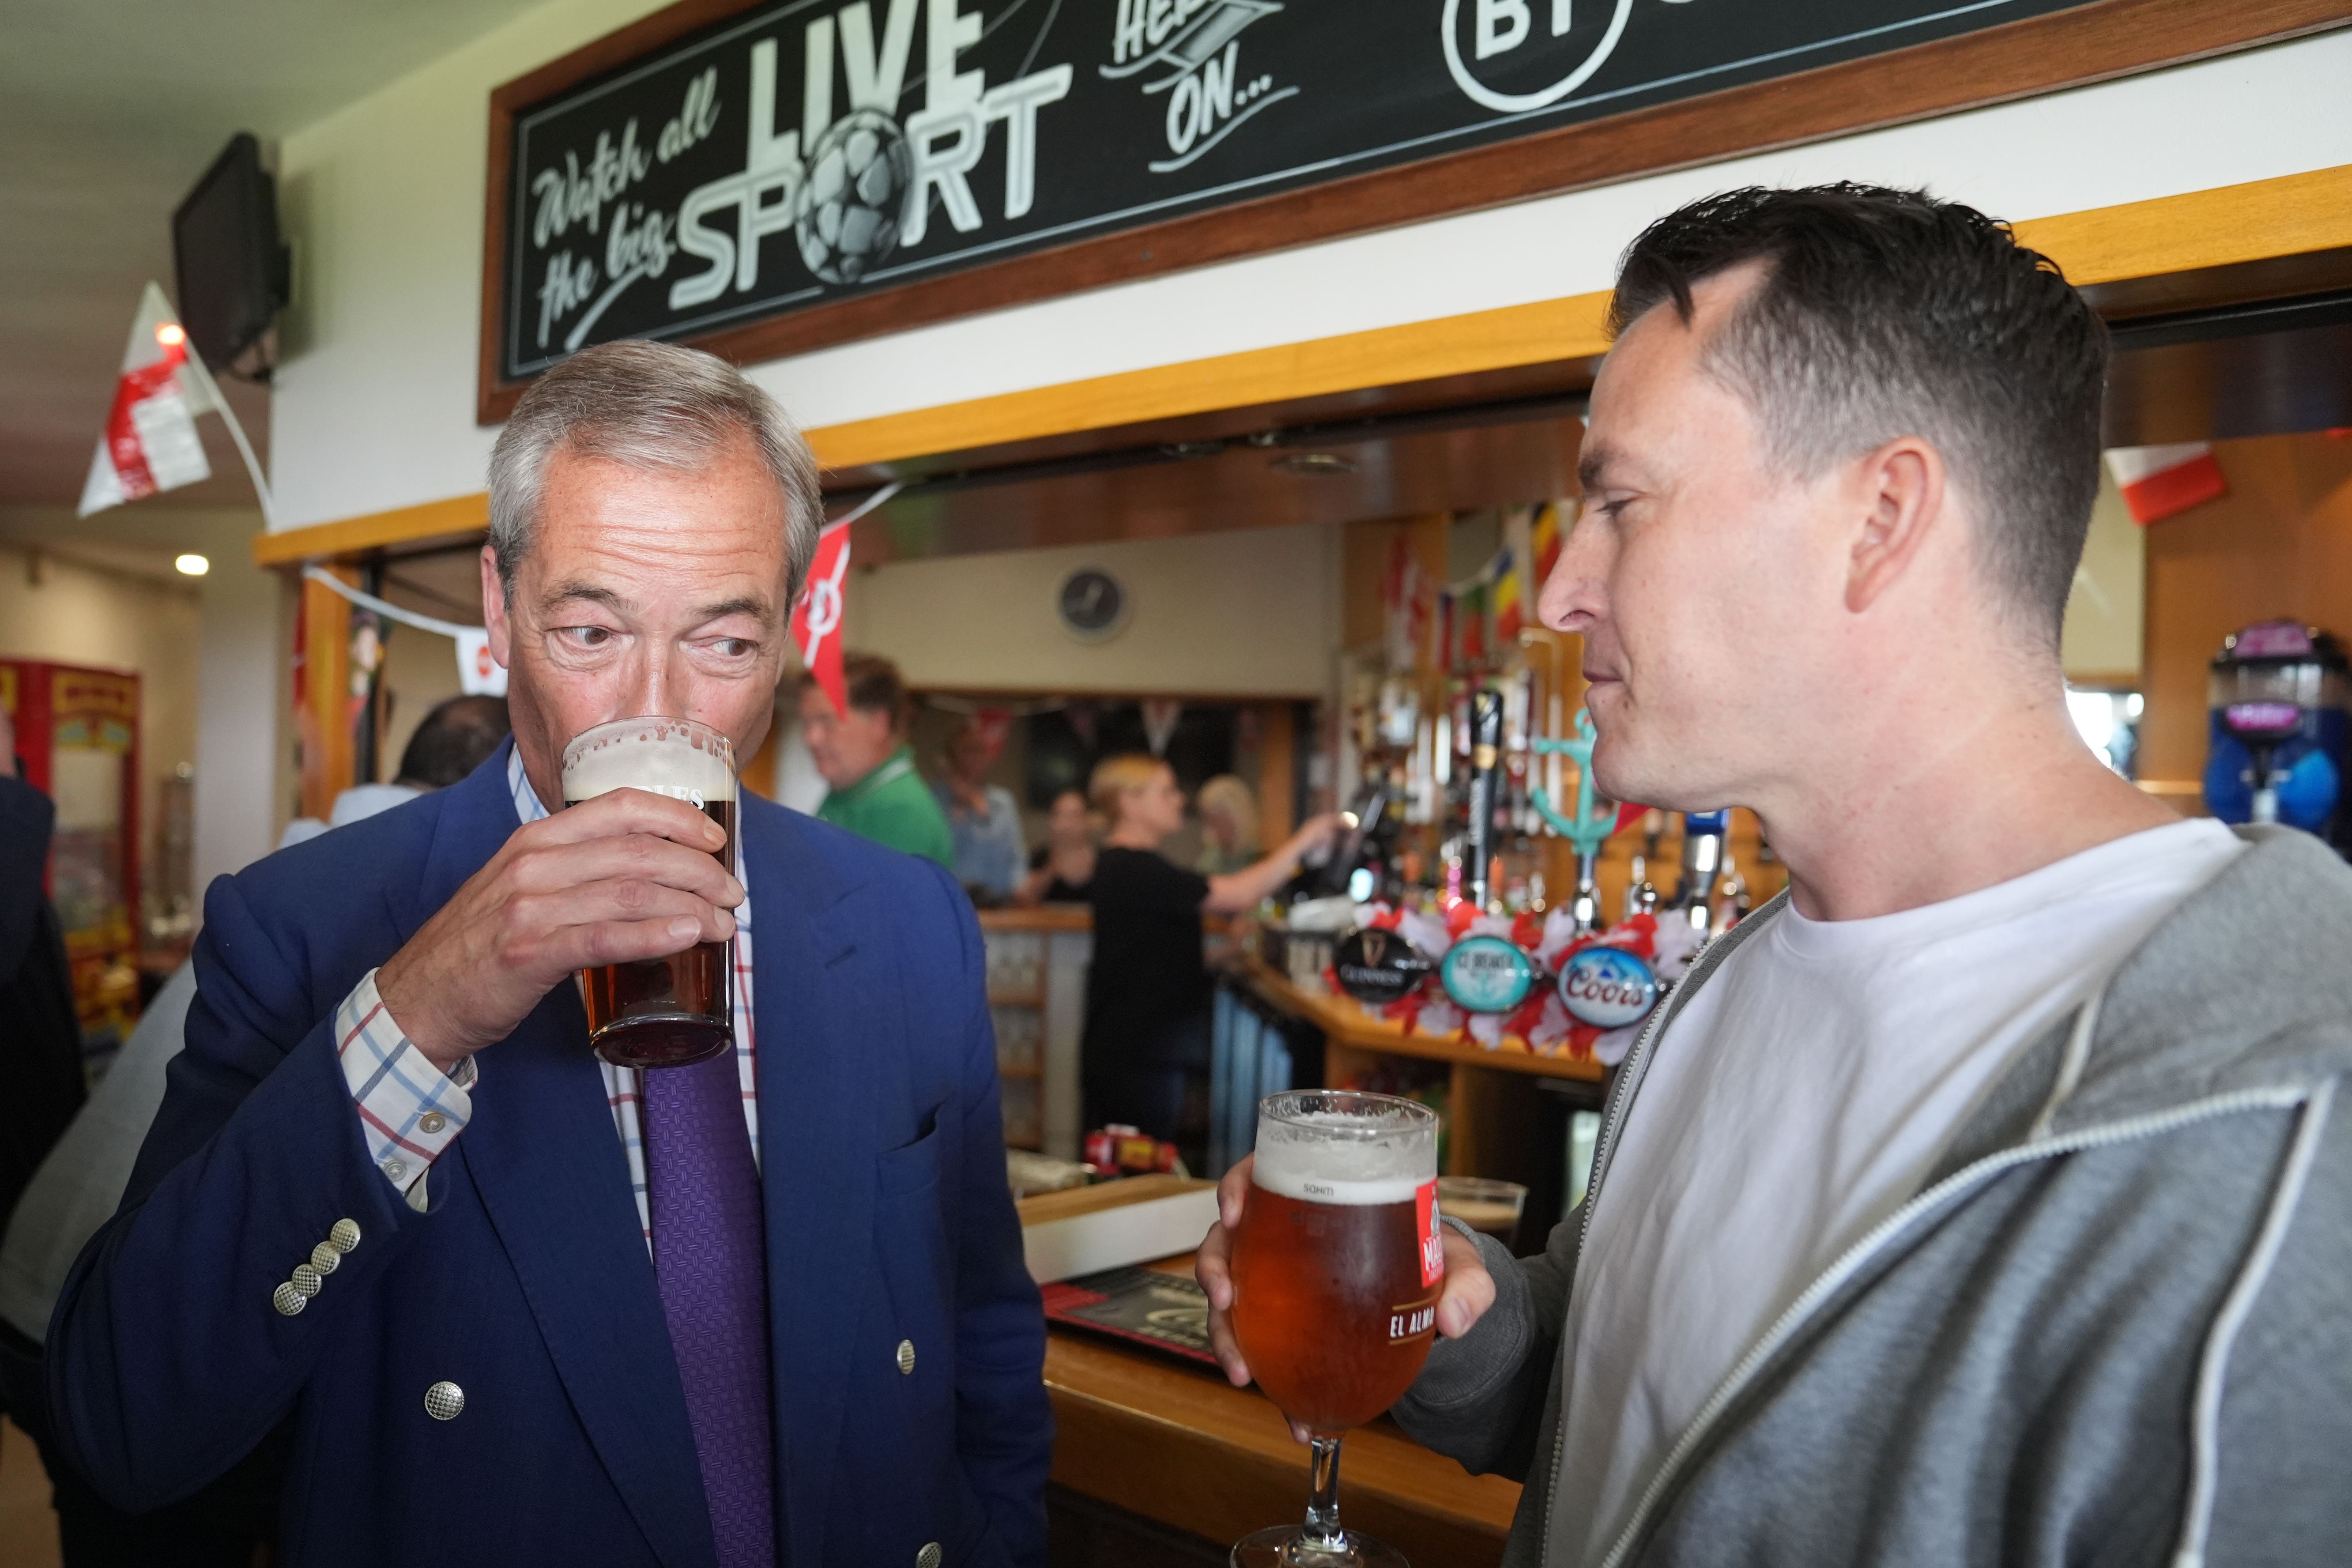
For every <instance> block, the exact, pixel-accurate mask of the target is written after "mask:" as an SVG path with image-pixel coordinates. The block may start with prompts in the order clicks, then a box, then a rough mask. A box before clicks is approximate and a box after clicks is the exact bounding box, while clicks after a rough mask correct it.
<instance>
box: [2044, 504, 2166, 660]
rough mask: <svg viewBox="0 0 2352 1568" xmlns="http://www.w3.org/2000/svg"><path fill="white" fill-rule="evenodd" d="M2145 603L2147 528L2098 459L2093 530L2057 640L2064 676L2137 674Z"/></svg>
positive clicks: (2077, 572) (2084, 543)
mask: <svg viewBox="0 0 2352 1568" xmlns="http://www.w3.org/2000/svg"><path fill="white" fill-rule="evenodd" d="M2146 612H2147V530H2145V529H2143V528H2141V527H2140V525H2139V524H2137V523H2136V522H2134V521H2132V518H2131V512H2130V511H2129V510H2127V509H2126V507H2125V505H2124V498H2123V494H2122V492H2121V491H2119V490H2117V489H2116V481H2115V476H2114V475H2112V474H2110V473H2108V472H2107V471H2106V467H2105V464H2102V465H2100V468H2099V499H2098V500H2097V501H2096V502H2095V504H2094V505H2093V506H2092V508H2091V531H2090V533H2089V535H2088V536H2087V537H2086V538H2085V539H2084V541H2083V561H2082V564H2080V565H2079V566H2077V567H2075V568H2074V594H2073V595H2071V596H2069V597H2068V599H2067V601H2066V627H2065V633H2064V636H2063V637H2062V638H2061V640H2060V643H2059V651H2060V657H2061V658H2062V659H2063V661H2064V663H2065V666H2066V674H2067V675H2068V677H2069V678H2071V679H2099V680H2105V679H2116V678H2118V677H2124V676H2129V677H2133V678H2135V679H2136V678H2137V676H2138V675H2139V672H2140V667H2141V664H2142V663H2143V656H2142V647H2141V645H2142V641H2143V639H2144V637H2145V632H2144V629H2143V628H2144V626H2145V624H2146V621H2147V613H2146Z"/></svg>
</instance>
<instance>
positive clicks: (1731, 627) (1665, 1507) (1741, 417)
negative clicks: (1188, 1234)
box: [1201, 186, 2352, 1568]
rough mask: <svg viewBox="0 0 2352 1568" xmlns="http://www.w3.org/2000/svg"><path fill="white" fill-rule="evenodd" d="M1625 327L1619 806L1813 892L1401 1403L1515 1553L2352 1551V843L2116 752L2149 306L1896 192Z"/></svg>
mask: <svg viewBox="0 0 2352 1568" xmlns="http://www.w3.org/2000/svg"><path fill="white" fill-rule="evenodd" d="M1613 324H1614V326H1615V329H1616V339H1615V346H1614V347H1613V348H1612V352H1611V353H1610V355H1609V358H1608V361H1607V362H1606V363H1605V365H1604V366H1603V368H1602V371H1601V375H1600V378H1599V381H1598V382H1597V384H1596V385H1595V387H1594V389H1593V396H1592V412H1591V427H1590V433H1589V435H1588V437H1587V440H1586V443H1585V447H1584V451H1583V454H1582V458H1581V466H1582V470H1583V478H1584V491H1585V507H1584V511H1583V515H1582V516H1581V518H1580V520H1579V521H1578V523H1577V525H1576V527H1575V528H1574V530H1573V531H1571V533H1570V538H1569V540H1568V542H1567V544H1566V546H1565V548H1564V549H1563V552H1562V555H1561V560H1560V562H1559V566H1558V567H1557V569H1556V570H1555V571H1554V572H1553V574H1552V575H1551V577H1550V579H1549V582H1547V583H1546V584H1545V586H1544V590H1543V595H1542V598H1541V604H1540V608H1541V614H1542V616H1543V619H1544V621H1545V623H1546V624H1547V625H1549V626H1553V627H1554V628H1556V629H1558V630H1561V631H1568V632H1576V633H1580V634H1581V636H1582V638H1583V646H1584V654H1583V661H1584V673H1585V676H1586V678H1587V679H1588V680H1589V681H1590V682H1591V691H1590V693H1589V695H1588V698H1587V701H1588V702H1589V704H1590V706H1591V711H1592V714H1593V719H1594V721H1595V724H1596V725H1597V727H1598V729H1599V732H1600V742H1599V746H1598V749H1597V751H1596V752H1595V754H1594V757H1593V769H1594V773H1595V775H1596V778H1597V780H1598V782H1599V783H1600V784H1601V786H1602V788H1603V789H1605V790H1606V791H1607V793H1608V794H1610V795H1613V796H1616V797H1618V798H1620V799H1625V800H1642V801H1649V802H1654V803H1656V804H1659V805H1667V806H1672V807H1677V808H1681V809H1685V810H1698V809H1706V808H1711V807H1714V806H1717V805H1722V804H1724V803H1727V802H1738V803H1739V804H1742V805H1750V806H1752V807H1754V808H1755V809H1756V811H1757V812H1758V813H1759V816H1761V817H1762V818H1763V820H1764V823H1765V825H1766V827H1767V829H1768V831H1769V834H1770V837H1771V839H1772V843H1773V845H1774V847H1775V848H1776V849H1778V850H1779V851H1780V853H1781V854H1782V855H1783V857H1784V858H1786V860H1787V863H1788V866H1789V869H1790V891H1789V893H1788V894H1787V895H1786V896H1784V897H1783V898H1781V899H1779V900H1774V901H1773V902H1772V903H1771V904H1769V905H1768V906H1766V908H1765V909H1763V910H1759V911H1758V913H1757V914H1756V915H1755V916H1754V917H1752V918H1751V919H1749V920H1748V921H1745V922H1743V923H1742V924H1741V925H1740V926H1738V928H1736V929H1735V930H1734V931H1731V932H1730V933H1729V934H1728V935H1727V936H1725V937H1724V938H1722V939H1721V940H1719V941H1717V942H1715V943H1714V944H1713V945H1711V946H1710V947H1709V948H1708V949H1706V951H1705V952H1703V953H1702V954H1701V955H1700V957H1699V960H1698V962H1697V963H1696V964H1695V965H1694V966H1693V968H1692V970H1691V973H1690V974H1689V975H1688V977H1687V978H1686V979H1685V982H1684V983H1683V984H1682V985H1681V986H1679V987H1678V988H1677V989H1676V990H1675V993H1674V994H1673V995H1672V996H1671V997H1670V998H1669V1000H1668V1001H1667V1002H1666V1003H1665V1004H1664V1005H1661V1006H1660V1008H1659V1009H1658V1011H1657V1013H1656V1014H1655V1015H1654V1016H1652V1018H1651V1020H1650V1022H1649V1024H1648V1026H1646V1027H1645V1029H1644V1030H1643V1035H1642V1037H1641V1038H1640V1040H1639V1042H1638V1043H1637V1044H1636V1045H1635V1046H1634V1047H1633V1050H1632V1051H1631V1053H1630V1054H1629V1055H1628V1056H1627V1058H1626V1059H1625V1061H1624V1064H1623V1065H1622V1068H1620V1069H1619V1072H1618V1074H1617V1079H1616V1082H1615V1084H1614V1086H1613V1089H1612V1093H1611V1097H1610V1101H1609V1105H1608V1108H1607V1110H1606V1112H1605V1114H1604V1116H1603V1119H1602V1124H1601V1136H1600V1142H1599V1144H1598V1147H1597V1151H1596V1153H1595V1156H1594V1163H1593V1174H1592V1179H1591V1188H1590V1195H1589V1196H1588V1197H1587V1198H1586V1200H1585V1203H1584V1205H1582V1207H1581V1208H1580V1210H1579V1211H1578V1212H1577V1213H1576V1214H1574V1215H1570V1217H1569V1219H1568V1220H1567V1221H1566V1222H1565V1223H1563V1224H1562V1225H1561V1226H1559V1227H1558V1228H1557V1229H1556V1230H1555V1231H1554V1232H1553V1234H1552V1236H1551V1238H1550V1240H1549V1245H1548V1246H1547V1247H1546V1249H1545V1250H1544V1252H1543V1253H1542V1254H1540V1255H1539V1256H1537V1257H1534V1258H1522V1259H1516V1260H1515V1259H1513V1258H1510V1257H1509V1256H1508V1255H1507V1253H1506V1252H1505V1251H1504V1249H1503V1248H1501V1247H1497V1246H1496V1244H1495V1243H1494V1242H1492V1241H1491V1240H1482V1239H1480V1240H1474V1238H1472V1237H1470V1236H1469V1234H1468V1233H1467V1232H1466V1231H1464V1232H1460V1233H1458V1234H1449V1235H1448V1237H1446V1265H1447V1270H1448V1276H1447V1279H1446V1281H1445V1285H1444V1294H1443V1296H1442V1298H1441V1300H1440V1301H1439V1305H1438V1315H1437V1328H1438V1331H1439V1333H1440V1334H1441V1335H1442V1336H1443V1338H1442V1339H1441V1342H1439V1343H1438V1344H1437V1345H1435V1346H1434V1348H1433V1350H1432V1352H1431V1354H1430V1358H1429V1361H1428V1363H1427V1366H1426V1368H1425V1369H1424V1371H1423V1373H1422V1375H1421V1377H1420V1379H1419V1381H1418V1382H1416V1383H1415V1384H1414V1385H1413V1388H1412V1392H1411V1393H1410V1394H1408V1395H1407V1396H1406V1398H1405V1399H1404V1400H1403V1401H1402V1403H1401V1404H1400V1405H1398V1406H1397V1409H1396V1412H1395V1414H1396V1415H1397V1418H1398V1419H1399V1420H1400V1421H1401V1422H1402V1423H1403V1425H1404V1426H1405V1427H1406V1429H1407V1430H1408V1431H1410V1432H1412V1434H1413V1435H1414V1436H1418V1437H1419V1438H1421V1439H1422V1440H1423V1442H1426V1443H1428V1444H1429V1445H1430V1446H1431V1447H1435V1448H1437V1449H1439V1450H1440V1451H1441V1452H1444V1453H1448V1454H1451V1455H1454V1457H1456V1458H1459V1459H1460V1460H1461V1461H1462V1462H1463V1463H1464V1464H1465V1465H1466V1466H1468V1467H1469V1468H1472V1469H1475V1470H1491V1471H1497V1472H1500V1473H1503V1474H1506V1475H1509V1476H1512V1477H1514V1478H1517V1479H1522V1480H1523V1481H1524V1482H1525V1483H1526V1490H1525V1492H1524V1494H1523V1496H1522V1499H1521V1502H1520V1506H1519V1511H1518V1517H1517V1521H1516V1522H1515V1524H1514V1526H1513V1529H1512V1532H1511V1537H1510V1542H1509V1544H1508V1547H1507V1550H1506V1552H1505V1562H1506V1563H1507V1564H1511V1565H1513V1568H1538V1565H1541V1568H1578V1565H1585V1568H1618V1565H1620V1564H1628V1563H1640V1564H1668V1563H1671V1564H1677V1565H1697V1564H1717V1563H1724V1564H1728V1563H1750V1564H1789V1565H1790V1568H1795V1565H1797V1564H1805V1565H1808V1568H1811V1565H1817V1564H1824V1563H1885V1564H1913V1563H1939V1564H1941V1563H1967V1564H1993V1563H2001V1564H2051V1565H2055V1564H2060V1563H2169V1564H2171V1565H2172V1568H2202V1565H2203V1564H2205V1563H2213V1564H2216V1565H2217V1568H2218V1565H2221V1564H2228V1565H2231V1568H2235V1565H2238V1564H2248V1563H2262V1564H2270V1563H2279V1564H2285V1563H2342V1562H2347V1561H2352V1482H2347V1470H2346V1465H2347V1458H2346V1456H2347V1453H2352V1304H2347V1297H2346V1282H2347V1280H2352V1114H2331V1113H2332V1111H2333V1110H2334V1106H2333V1101H2334V1098H2335V1094H2336V1086H2337V1082H2338V1080H2339V1079H2341V1078H2342V1077H2343V1075H2344V1074H2345V1072H2346V1070H2347V1067H2352V870H2347V868H2346V867H2345V866H2344V865H2343V864H2342V863H2341V862H2340V861H2339V860H2337V859H2336V857H2335V856H2334V855H2332V854H2331V853H2330V852H2329V851H2328V850H2326V848H2325V847H2322V846H2321V845H2320V844H2319V843H2317V842H2316V841H2315V840H2314V839H2311V838H2308V837H2304V836H2302V835H2299V834H2295V833H2292V832H2288V831H2284V830H2280V829H2266V828H2256V829H2249V830H2242V831H2241V832H2238V833H2234V834H2233V833H2231V831H2229V830H2228V829H2225V828H2223V827H2221V826H2219V825H2217V824H2214V823H2212V822H2210V821H2183V820H2180V819H2179V818H2178V817H2176V816H2174V815H2173V813H2172V812H2171V811H2170V810H2169V809H2168V808H2167V807H2165V806H2163V805H2159V804H2158V803H2156V802H2154V801H2152V800H2150V799H2148V798H2147V796H2145V795H2142V794H2140V793H2139V792H2138V791H2137V790H2136V789H2134V788H2133V787H2131V785H2129V784H2126V782H2124V781H2123V780H2121V779H2119V778H2116V776H2115V775H2114V774H2112V773H2108V772H2107V771H2106V770H2105V768H2104V767H2103V766H2102V765H2101V764H2100V763H2099V762H2098V761H2097V760H2096V759H2095V758H2094V757H2093V756H2092V755H2091V753H2090V752H2088V751H2087V750H2086V749H2085V748H2084V746H2083V744H2082V742H2080V741H2079V740H2077V739H2076V738H2075V735H2074V731H2073V728H2072V726H2071V724H2070V722H2069V721H2068V718H2067V715H2066V710H2065V707H2064V701H2063V679H2062V676H2061V673H2060V667H2059V661H2058V632H2059V626H2060V621H2061V618H2062V616H2063V610H2064V605H2065V601H2066V596H2067V591H2068V588H2069V585H2070V584H2071V582H2072V579H2073V575H2074V565H2075V562H2076V560H2077V558H2078V557H2079V555H2080V553H2081V550H2082V542H2083V536H2084V530H2085V528H2086V526H2087V524H2088V519H2089V514H2090V509H2091V503H2092V499H2093V496H2094V494H2095V489H2096V486H2097V482H2098V474H2097V465H2098V445H2099V405H2100V398H2101V394H2102V387H2103V384H2104V381H2105V362H2106V334H2105V330H2104V328H2103V327H2102V326H2101V324H2100V322H2099V321H2098V319H2097V318H2096V316H2095V315H2094V314H2093V313H2092V311H2091V310H2090V309H2089V308H2088V306H2086V305H2085V304H2084V302H2083V300H2081V298H2080V297H2079V296H2078V295H2076V294H2075V292H2074V289H2071V288H2069V287H2068V286H2067V285H2066V283H2065V281H2064V279H2063V278H2062V277H2060V276H2059V274H2058V272H2057V269H2056V268H2054V267H2053V266H2052V265H2051V264H2050V263H2049V262H2048V261H2046V260H2045V259H2044V258H2041V257H2039V256H2036V255H2035V254H2034V253H2032V252H2031V251H2028V250H2025V249H2023V248H2022V247H2019V246H2018V245H2016V243H2015V242H2014V240H2013V239H2012V237H2011V235H2010V234H2009V232H2008V231H2007V229H2005V228H2004V227H2002V226H1999V225H1997V224H1994V223H1992V222H1991V221H1990V220H1988V219H1986V218H1985V217H1984V216H1982V215H1980V214H1978V213H1975V212H1973V211H1971V210H1969V209H1968V208H1966V207H1961V206H1957V205H1950V204H1945V203H1938V202H1935V201H1932V200H1930V199H1928V198H1927V196H1925V195H1921V194H1918V193H1909V192H1898V191H1889V190H1882V189H1876V188H1871V187H1862V186H1832V187H1824V188H1818V189H1811V190H1799V191H1769V190H1745V191H1737V192H1732V193H1729V194H1727V195H1721V196H1717V197H1711V198H1709V199H1707V200H1706V201H1703V202H1700V203H1696V204H1695V205H1692V206H1689V207H1685V208H1684V209H1683V210H1681V211H1679V212H1676V213H1675V214H1672V215H1670V216H1667V217H1665V218H1663V219H1661V220H1660V221H1659V222H1658V223H1656V224H1654V225H1653V226H1651V227H1650V228H1649V229H1648V230H1647V231H1645V232H1644V233H1643V235H1642V236H1641V237H1640V238H1638V239H1637V240H1635V242H1634V243H1633V247H1632V248H1631V249H1630V250H1629V251H1628V252H1627V255H1626V258H1625V260H1624V263H1623V266H1622V269H1621V272H1620V276H1619V279H1618V288H1617V295H1616V302H1615V306H1614V316H1613ZM1248 1192H1249V1173H1248V1169H1247V1167H1246V1165H1244V1167H1242V1168H1239V1169H1237V1170H1236V1171H1235V1172H1234V1173H1232V1174H1230V1175H1229V1176H1228V1178H1227V1180H1226V1182H1225V1184H1224V1187H1223V1192H1222V1194H1221V1198H1222V1203H1223V1223H1221V1224H1220V1225H1219V1226H1218V1227H1217V1228H1216V1229H1214V1230H1213V1231H1212V1232H1211V1234H1210V1237H1209V1238H1208V1240H1207V1241H1206V1242H1205V1243H1204V1244H1203V1247H1202V1263H1201V1276H1202V1283H1203V1285H1204V1286H1205V1287H1206V1288H1207V1289H1208V1291H1209V1294H1210V1298H1211V1301H1212V1304H1213V1308H1214V1309H1215V1311H1214V1313H1213V1322H1212V1327H1213V1331H1214V1333H1215V1334H1216V1336H1217V1338H1218V1342H1219V1345H1220V1350H1221V1354H1222V1356H1223V1361H1224V1363H1225V1366H1226V1369H1227V1372H1228V1373H1229V1374H1230V1375H1232V1376H1233V1377H1234V1380H1235V1381H1236V1382H1239V1381H1244V1380H1245V1379H1246V1377H1247V1375H1248V1369H1247V1367H1246V1365H1245V1364H1244V1362H1243V1359H1242V1357H1241V1356H1240V1354H1239V1352H1238V1351H1237V1350H1236V1349H1235V1348H1234V1343H1233V1341H1232V1337H1231V1334H1230V1332H1229V1331H1227V1328H1226V1325H1225V1322H1224V1316H1223V1315H1224V1310H1226V1309H1228V1308H1230V1307H1231V1305H1232V1304H1233V1285H1232V1280H1231V1277H1230V1275H1229V1274H1228V1272H1227V1270H1226V1268H1225V1258H1226V1254H1227V1247H1228V1242H1227V1231H1228V1228H1229V1227H1230V1226H1232V1225H1234V1224H1235V1223H1237V1222H1238V1221H1239V1219H1240V1216H1241V1215H1242V1212H1243V1210H1244V1205H1245V1204H1246V1202H1247V1197H1248Z"/></svg>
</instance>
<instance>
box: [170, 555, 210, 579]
mask: <svg viewBox="0 0 2352 1568" xmlns="http://www.w3.org/2000/svg"><path fill="white" fill-rule="evenodd" d="M172 564H173V565H174V566H176V567H178V568H179V569H180V571H181V572H182V574H184V575H186V576H190V577H201V576H203V575H204V574H205V573H207V572H209V571H211V570H212V569H213V563H211V562H209V561H207V560H205V558H204V557H203V556H201V555H196V554H193V553H192V554H187V555H181V556H175V557H173V561H172Z"/></svg>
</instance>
